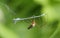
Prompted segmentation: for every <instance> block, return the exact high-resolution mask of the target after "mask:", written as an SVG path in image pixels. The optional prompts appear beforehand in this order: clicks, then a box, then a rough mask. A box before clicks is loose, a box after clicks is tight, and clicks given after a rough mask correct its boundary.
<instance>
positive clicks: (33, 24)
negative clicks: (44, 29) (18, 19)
mask: <svg viewBox="0 0 60 38" xmlns="http://www.w3.org/2000/svg"><path fill="white" fill-rule="evenodd" d="M35 25H36V24H35V20H32V24H31V25H30V26H29V27H28V29H30V28H33V27H35Z"/></svg>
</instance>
